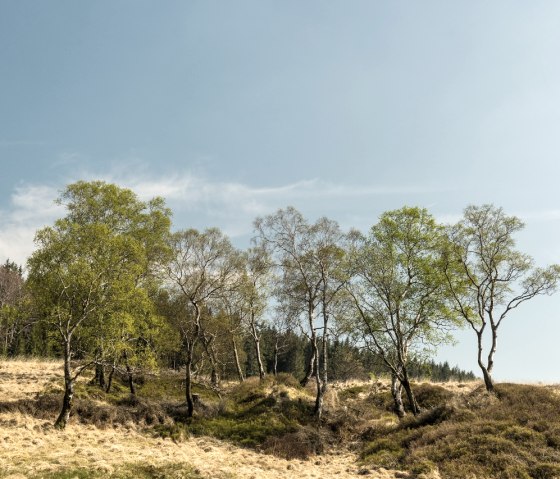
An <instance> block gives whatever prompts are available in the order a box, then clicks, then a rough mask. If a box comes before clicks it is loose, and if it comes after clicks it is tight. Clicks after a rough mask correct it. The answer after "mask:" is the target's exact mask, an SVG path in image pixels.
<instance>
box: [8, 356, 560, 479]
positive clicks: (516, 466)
mask: <svg viewBox="0 0 560 479" xmlns="http://www.w3.org/2000/svg"><path fill="white" fill-rule="evenodd" d="M21 366H22V368H23V369H25V368H26V367H27V368H28V370H27V372H26V371H23V369H22V371H21V372H20V371H19V369H17V368H15V369H14V364H11V365H10V368H12V370H11V372H10V371H9V370H7V369H5V370H4V371H3V374H4V376H3V377H4V379H5V380H6V381H12V380H15V379H14V378H15V377H16V376H18V375H20V374H21V377H22V378H24V379H25V380H29V382H31V383H33V381H34V378H35V377H36V375H37V374H38V372H35V371H34V365H33V363H28V364H27V365H24V364H23V363H22V365H21ZM18 367H19V366H18ZM29 368H31V370H29ZM182 381H183V377H182V374H178V373H174V372H163V373H162V374H160V375H158V376H152V375H150V376H146V377H145V378H144V380H142V381H139V382H138V397H137V399H136V400H131V398H130V395H129V392H128V389H127V387H126V384H125V383H124V382H121V381H120V380H118V379H115V381H114V386H113V390H112V391H111V393H109V394H106V393H104V392H103V391H102V390H100V389H99V388H97V387H96V386H93V385H89V384H87V381H85V380H84V381H81V382H80V383H79V384H78V386H77V391H76V401H75V407H74V414H73V418H72V421H71V423H72V424H75V425H81V426H83V427H92V426H96V428H98V429H103V428H105V429H103V430H105V431H106V433H107V434H109V435H111V434H114V432H113V431H117V430H119V428H120V427H121V426H125V430H127V431H128V429H127V428H131V430H132V431H133V432H134V434H136V436H134V437H135V438H136V439H135V440H137V441H141V439H138V437H139V436H141V437H144V438H146V437H148V438H150V441H152V443H158V442H161V443H162V444H165V443H170V444H171V445H173V446H174V447H175V445H176V447H181V446H180V445H181V443H184V442H186V441H190V442H188V444H189V445H192V440H191V439H192V438H193V437H196V438H197V439H196V440H197V441H198V440H204V439H202V438H204V437H212V438H216V439H218V440H223V441H227V442H228V443H230V444H233V445H236V446H241V447H243V448H247V449H254V450H257V451H260V452H266V453H269V454H272V455H274V456H277V457H281V458H287V459H294V458H297V459H306V458H309V457H311V456H314V455H317V454H322V453H324V452H326V451H329V450H339V449H341V448H343V447H345V445H346V444H354V447H356V448H357V449H358V450H359V451H360V465H359V467H363V468H366V469H368V470H369V469H380V468H386V469H397V470H402V471H408V474H409V477H418V478H421V477H428V476H429V475H430V474H436V471H437V473H439V475H440V477H442V478H446V479H455V478H476V479H486V478H488V479H490V478H492V479H514V478H515V479H518V478H519V479H524V478H526V479H553V478H558V477H560V395H558V394H557V391H555V390H553V389H552V388H549V387H543V386H527V385H515V384H500V385H497V386H496V394H494V395H489V394H487V393H486V391H485V390H484V388H482V387H480V388H477V389H474V390H472V387H471V386H469V387H457V388H455V389H452V390H450V389H449V388H446V387H442V386H438V385H434V384H430V383H423V384H415V385H414V391H415V394H416V397H417V400H418V403H419V404H420V407H421V408H422V410H423V412H422V413H421V414H420V415H419V416H417V417H414V416H412V415H411V414H409V415H407V417H406V418H404V419H403V420H400V421H399V420H398V419H397V418H396V416H395V415H394V414H393V413H392V399H391V395H390V391H389V388H388V386H387V385H386V384H385V385H381V386H380V385H379V384H376V385H375V387H373V386H372V384H371V383H366V384H364V383H362V384H359V383H358V384H356V383H352V384H341V385H338V386H337V387H335V388H332V389H331V390H330V392H329V393H328V395H327V397H326V398H325V403H326V405H327V407H326V411H325V414H324V416H323V419H322V421H321V423H320V424H318V423H317V421H316V420H315V419H314V418H313V416H312V409H313V403H314V397H313V391H312V388H302V387H300V386H299V383H298V381H297V380H296V379H295V378H293V377H292V376H289V375H279V376H277V377H273V376H267V377H266V378H265V379H264V380H263V381H260V380H259V379H258V378H249V379H248V380H246V381H245V382H243V383H241V384H235V385H232V384H229V385H227V389H225V390H223V391H221V393H220V394H218V393H217V392H216V391H215V390H213V389H211V388H209V387H206V386H204V385H203V384H197V385H196V388H195V393H196V394H198V398H199V400H198V403H197V408H196V413H195V416H194V417H193V418H192V419H189V420H187V419H186V418H185V414H184V413H185V406H184V397H183V395H184V386H183V384H182ZM24 382H25V381H23V382H22V385H21V390H19V392H18V394H19V399H14V400H12V399H11V396H10V400H5V401H4V402H1V401H0V414H6V415H9V414H15V415H17V414H19V416H18V417H19V418H20V419H18V421H19V422H18V424H25V422H26V420H25V419H22V418H29V417H32V418H34V420H36V421H45V420H48V421H52V420H53V419H54V418H55V417H56V413H57V412H58V408H59V407H60V400H61V390H60V385H59V384H58V383H54V382H52V380H51V379H48V380H47V381H45V383H44V385H43V387H44V389H43V392H39V391H38V390H37V389H35V390H34V389H32V388H31V386H27V385H26V384H23V383H24ZM9 384H11V383H9ZM33 384H34V383H33ZM33 387H35V388H36V386H33ZM8 389H9V388H7V389H6V394H10V393H11V390H8ZM0 392H1V391H0ZM6 397H8V396H6ZM404 400H405V403H406V398H404ZM6 417H8V416H6ZM14 417H15V416H14ZM9 427H11V426H9ZM34 427H37V428H38V429H37V431H38V434H39V435H40V437H39V439H40V440H42V441H46V440H47V439H46V438H47V437H48V436H47V430H45V428H44V426H41V425H40V422H39V423H38V425H37V426H34ZM110 428H112V429H110ZM14 431H15V429H14ZM139 433H142V434H140V435H139ZM146 433H147V434H146ZM42 434H44V436H41V435H42ZM22 437H23V436H22ZM41 438H43V439H41ZM99 440H100V439H99ZM166 440H171V441H173V442H171V441H166ZM0 442H1V438H0ZM174 443H175V445H174ZM26 447H27V446H26ZM208 447H210V448H213V447H216V446H215V445H211V446H208ZM208 447H207V446H204V447H203V448H202V450H203V451H204V450H205V449H207V448H208ZM245 450H246V449H245ZM249 453H250V451H247V454H249ZM138 454H140V452H139V453H138ZM199 454H200V452H199ZM156 457H157V456H156ZM171 457H172V460H171V461H170V462H168V463H165V464H160V465H153V464H154V463H153V462H150V461H147V462H146V461H145V462H137V463H135V464H144V465H135V464H132V463H127V464H124V465H123V464H118V465H114V464H113V466H112V469H110V470H108V471H101V470H99V469H96V468H87V467H82V465H81V464H74V465H73V466H72V467H68V463H66V464H65V463H63V462H61V463H60V464H65V467H62V468H61V469H60V470H58V471H54V472H48V473H46V472H44V473H41V475H40V476H39V475H36V476H33V475H31V476H30V477H46V478H50V477H52V478H53V479H56V478H66V477H68V478H70V477H72V478H74V477H77V478H82V477H83V478H90V477H91V478H96V477H123V478H127V477H139V478H152V477H154V478H156V477H171V478H173V477H177V478H182V477H187V478H198V477H199V476H198V475H197V474H198V473H197V472H196V470H195V469H193V468H192V467H190V466H189V465H188V464H186V462H179V461H183V460H184V459H181V458H178V457H175V456H171ZM128 460H129V461H130V459H128ZM186 460H187V461H189V459H188V458H187V459H186ZM271 460H272V459H271ZM168 461H169V460H168ZM150 464H151V465H150ZM156 464H159V462H158V461H156ZM356 467H358V465H356ZM49 474H51V475H50V476H49ZM0 476H1V474H0Z"/></svg>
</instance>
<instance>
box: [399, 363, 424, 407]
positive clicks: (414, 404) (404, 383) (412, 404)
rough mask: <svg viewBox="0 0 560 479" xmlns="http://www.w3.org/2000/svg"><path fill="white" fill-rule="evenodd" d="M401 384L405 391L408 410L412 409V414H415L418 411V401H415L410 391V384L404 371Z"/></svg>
mask: <svg viewBox="0 0 560 479" xmlns="http://www.w3.org/2000/svg"><path fill="white" fill-rule="evenodd" d="M401 384H402V386H403V388H404V390H405V392H406V397H407V398H408V403H409V405H410V410H411V411H412V414H414V415H415V416H417V415H418V414H419V413H420V406H419V405H418V402H417V401H416V397H415V396H414V393H413V392H412V386H411V385H410V381H409V380H408V375H407V374H406V372H405V373H404V375H403V378H402V380H401Z"/></svg>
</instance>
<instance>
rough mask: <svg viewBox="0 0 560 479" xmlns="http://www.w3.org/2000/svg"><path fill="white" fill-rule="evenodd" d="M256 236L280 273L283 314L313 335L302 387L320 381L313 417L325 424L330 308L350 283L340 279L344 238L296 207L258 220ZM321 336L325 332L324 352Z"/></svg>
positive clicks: (333, 224) (335, 227)
mask: <svg viewBox="0 0 560 479" xmlns="http://www.w3.org/2000/svg"><path fill="white" fill-rule="evenodd" d="M255 230H256V232H257V237H256V238H255V241H256V243H257V244H258V245H259V246H260V247H262V248H264V249H265V250H267V251H269V252H270V254H271V255H272V257H273V262H274V263H275V264H276V267H277V269H278V270H279V275H278V278H279V280H278V285H277V288H276V296H277V298H278V300H279V302H280V305H281V308H282V309H283V311H284V312H285V314H286V315H287V316H288V317H290V318H292V319H294V320H295V321H297V322H298V323H299V324H300V325H301V327H302V331H304V332H305V333H306V334H307V335H308V338H309V341H310V346H311V355H310V357H309V362H308V365H307V371H306V374H305V377H304V378H303V380H302V385H305V384H306V383H307V382H308V381H309V379H310V378H311V377H312V376H315V380H316V384H317V396H316V401H315V411H314V412H315V415H316V416H317V417H318V418H320V417H321V414H322V410H323V398H324V395H325V393H326V390H327V384H328V376H327V370H328V348H327V344H328V328H329V319H330V318H331V306H332V305H333V304H334V302H335V297H336V296H337V294H338V293H339V292H340V291H341V289H342V285H343V284H344V282H345V281H346V279H345V277H344V275H343V274H341V271H342V270H341V264H342V262H343V258H344V253H345V251H344V247H343V243H344V238H345V237H344V235H343V234H342V232H341V231H340V228H339V226H338V224H337V223H336V222H334V221H332V220H329V219H327V218H321V219H319V220H318V221H316V222H315V223H314V224H309V223H308V222H307V220H305V218H304V217H303V216H302V215H301V213H300V212H299V211H297V210H296V209H295V208H293V207H288V208H286V209H285V210H282V209H280V210H278V211H277V212H276V213H275V214H273V215H269V216H267V217H265V218H257V220H256V221H255ZM300 319H302V321H299V320H300ZM319 324H321V325H319ZM318 330H322V332H323V334H322V345H323V347H322V351H321V352H320V351H319V338H320V336H319V334H318Z"/></svg>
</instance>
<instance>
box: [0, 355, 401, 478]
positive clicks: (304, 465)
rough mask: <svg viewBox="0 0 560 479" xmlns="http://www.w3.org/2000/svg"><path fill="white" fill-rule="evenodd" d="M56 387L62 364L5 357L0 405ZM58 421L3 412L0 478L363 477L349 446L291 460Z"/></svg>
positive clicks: (212, 442)
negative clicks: (176, 472)
mask: <svg viewBox="0 0 560 479" xmlns="http://www.w3.org/2000/svg"><path fill="white" fill-rule="evenodd" d="M54 385H56V386H61V385H62V365H61V363H59V362H54V361H52V362H48V361H36V360H10V361H3V362H0V403H8V402H12V401H17V400H20V399H24V398H32V397H34V396H35V395H36V394H37V393H39V392H41V391H43V390H44V389H45V388H46V387H53V386H54ZM54 419H55V418H54V417H53V418H52V420H41V419H37V418H34V417H31V416H29V415H24V414H21V413H15V412H9V413H0V477H3V478H10V479H16V478H17V479H23V478H39V477H53V474H54V473H56V472H57V471H64V470H70V469H79V468H85V469H88V470H95V471H99V472H100V473H101V474H102V475H107V476H110V475H113V477H115V476H114V474H115V471H118V470H119V468H120V467H122V466H123V465H126V464H143V465H152V466H164V465H177V464H179V465H182V464H184V465H185V467H186V465H190V466H192V468H194V470H195V472H196V473H198V474H199V475H200V476H202V477H206V478H217V479H219V478H224V479H225V478H228V479H233V478H254V479H261V478H262V479H268V478H270V479H281V478H331V477H334V478H340V479H345V478H351V477H352V478H354V477H358V476H359V475H360V466H359V464H358V461H357V456H356V455H355V454H354V453H352V452H350V451H349V450H340V451H337V452H334V453H333V452H330V453H326V454H324V455H320V456H315V457H312V458H311V459H310V460H291V461H288V460H284V459H280V458H277V457H274V456H270V455H266V454H262V453H259V452H256V451H253V450H249V449H243V448H239V447H236V446H233V445H230V444H228V443H225V442H221V441H218V440H216V439H212V438H205V437H194V438H188V439H186V440H185V441H183V442H178V443H176V442H173V441H172V440H170V439H161V438H153V437H149V436H147V435H144V434H142V433H140V432H139V431H138V430H136V427H135V426H134V425H133V424H130V425H126V426H118V427H111V428H106V429H99V428H97V427H95V426H92V425H83V424H79V423H77V422H75V421H71V422H70V424H69V426H68V427H67V428H66V430H64V431H58V430H56V429H54V428H53V427H52V421H53V420H54ZM362 473H363V471H362ZM64 477H71V476H64ZM76 477H78V476H76ZM158 477H159V476H158ZM368 477H371V478H376V479H391V478H394V477H406V476H403V475H401V474H400V473H398V472H396V471H386V470H383V469H381V470H379V471H377V472H371V471H370V472H369V474H368Z"/></svg>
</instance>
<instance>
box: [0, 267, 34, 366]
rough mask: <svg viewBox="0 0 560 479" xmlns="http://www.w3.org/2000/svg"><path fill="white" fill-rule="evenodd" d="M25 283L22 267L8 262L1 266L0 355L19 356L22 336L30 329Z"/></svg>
mask: <svg viewBox="0 0 560 479" xmlns="http://www.w3.org/2000/svg"><path fill="white" fill-rule="evenodd" d="M24 286H25V281H24V279H23V272H22V268H21V266H18V265H17V264H15V263H14V262H12V261H9V260H6V262H5V263H4V264H3V265H0V336H1V344H0V354H2V355H5V356H14V355H16V354H17V352H18V351H17V350H18V343H19V339H20V334H21V333H22V332H23V330H24V329H26V328H28V327H29V325H30V324H29V323H30V321H29V320H27V321H26V319H28V318H26V315H25V314H24V311H23V309H24V308H23V303H24V299H25V288H24Z"/></svg>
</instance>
